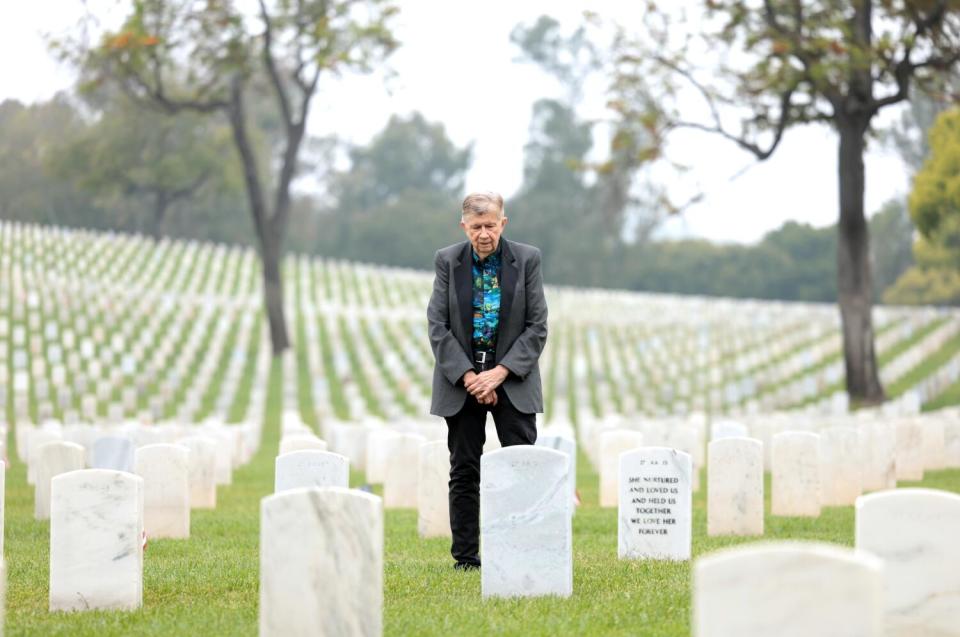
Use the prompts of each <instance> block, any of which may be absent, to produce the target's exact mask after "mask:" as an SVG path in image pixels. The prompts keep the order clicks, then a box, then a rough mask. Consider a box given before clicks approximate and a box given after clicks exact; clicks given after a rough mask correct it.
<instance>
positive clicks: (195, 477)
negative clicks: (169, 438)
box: [177, 436, 217, 509]
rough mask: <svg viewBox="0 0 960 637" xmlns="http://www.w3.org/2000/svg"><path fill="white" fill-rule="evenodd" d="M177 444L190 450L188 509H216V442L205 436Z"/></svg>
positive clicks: (181, 440) (186, 439)
mask: <svg viewBox="0 0 960 637" xmlns="http://www.w3.org/2000/svg"><path fill="white" fill-rule="evenodd" d="M177 444H179V445H183V446H184V447H186V448H187V449H189V450H190V455H189V463H190V464H189V472H188V476H187V477H188V480H189V483H190V508H191V509H215V508H216V507H217V482H216V470H217V441H216V439H214V438H210V437H207V436H188V437H186V438H181V439H180V440H178V441H177Z"/></svg>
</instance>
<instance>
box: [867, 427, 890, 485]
mask: <svg viewBox="0 0 960 637" xmlns="http://www.w3.org/2000/svg"><path fill="white" fill-rule="evenodd" d="M896 448H897V440H896V429H895V428H894V427H893V425H891V424H889V423H886V422H875V423H865V424H863V425H861V426H860V453H861V458H862V459H863V465H862V470H861V473H860V475H861V480H862V481H863V490H864V491H879V490H883V489H894V488H896V486H897V467H896V458H897V454H896Z"/></svg>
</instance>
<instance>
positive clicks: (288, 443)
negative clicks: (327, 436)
mask: <svg viewBox="0 0 960 637" xmlns="http://www.w3.org/2000/svg"><path fill="white" fill-rule="evenodd" d="M304 449H314V450H316V451H326V450H327V443H326V442H324V441H323V440H320V438H317V437H316V436H302V435H300V436H284V437H283V438H282V439H281V440H280V453H279V454H278V455H281V456H282V455H283V454H285V453H290V452H291V451H303V450H304Z"/></svg>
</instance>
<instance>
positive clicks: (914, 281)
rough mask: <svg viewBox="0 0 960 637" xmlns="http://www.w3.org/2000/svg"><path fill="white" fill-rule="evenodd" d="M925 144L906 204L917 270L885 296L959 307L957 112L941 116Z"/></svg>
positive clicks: (959, 123) (959, 143) (959, 129)
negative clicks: (913, 229) (925, 152)
mask: <svg viewBox="0 0 960 637" xmlns="http://www.w3.org/2000/svg"><path fill="white" fill-rule="evenodd" d="M929 141H930V156H929V157H928V159H927V161H926V162H925V163H924V165H923V168H922V169H921V170H920V171H919V172H918V173H917V174H916V177H915V178H914V182H913V192H911V193H910V200H909V206H910V217H911V218H912V219H913V223H914V225H916V227H917V230H918V231H919V232H920V234H921V236H920V238H919V239H918V240H917V241H916V243H915V244H914V247H913V254H914V258H915V260H916V263H917V264H916V266H914V267H912V268H910V269H909V270H907V272H905V273H904V274H903V276H901V277H900V278H899V279H898V280H897V282H896V284H895V285H894V286H893V287H892V288H891V289H890V290H889V291H888V293H887V295H886V296H885V299H887V300H889V302H891V303H937V304H950V305H957V304H960V109H957V108H954V109H952V110H949V111H944V112H943V113H941V114H940V116H939V117H938V118H937V121H936V123H935V124H934V125H933V127H932V128H931V129H930V135H929Z"/></svg>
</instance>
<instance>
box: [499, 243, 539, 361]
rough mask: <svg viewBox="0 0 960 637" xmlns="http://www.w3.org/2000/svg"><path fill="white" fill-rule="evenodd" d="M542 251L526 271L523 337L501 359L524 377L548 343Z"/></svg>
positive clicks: (531, 260) (532, 259)
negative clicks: (541, 262) (541, 267)
mask: <svg viewBox="0 0 960 637" xmlns="http://www.w3.org/2000/svg"><path fill="white" fill-rule="evenodd" d="M540 261H541V257H540V250H536V251H535V252H534V254H533V256H532V257H531V258H530V260H529V261H528V262H527V264H526V269H525V272H524V285H525V286H526V289H525V293H526V295H527V303H526V315H525V316H524V327H523V331H522V332H521V333H520V336H518V337H517V340H515V341H514V342H513V345H511V346H510V349H509V350H508V351H507V353H506V354H504V356H503V359H502V360H500V361H498V362H499V363H500V364H501V365H503V366H504V367H506V368H507V369H509V370H510V371H511V372H512V373H513V374H515V375H516V376H519V377H520V379H521V380H524V379H526V377H527V376H528V375H529V374H530V372H532V371H533V369H534V368H535V367H536V365H537V361H538V360H540V354H541V353H542V352H543V347H544V345H546V343H547V299H546V297H545V296H544V294H543V274H542V272H541V269H540Z"/></svg>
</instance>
